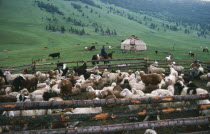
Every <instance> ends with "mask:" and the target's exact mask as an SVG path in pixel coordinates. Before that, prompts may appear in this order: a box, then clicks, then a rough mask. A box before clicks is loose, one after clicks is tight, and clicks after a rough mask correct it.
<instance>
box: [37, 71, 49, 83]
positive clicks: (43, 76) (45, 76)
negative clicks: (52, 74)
mask: <svg viewBox="0 0 210 134" xmlns="http://www.w3.org/2000/svg"><path fill="white" fill-rule="evenodd" d="M36 76H37V78H38V80H39V82H44V81H45V80H47V79H48V77H49V74H44V73H41V72H40V71H37V72H36Z"/></svg>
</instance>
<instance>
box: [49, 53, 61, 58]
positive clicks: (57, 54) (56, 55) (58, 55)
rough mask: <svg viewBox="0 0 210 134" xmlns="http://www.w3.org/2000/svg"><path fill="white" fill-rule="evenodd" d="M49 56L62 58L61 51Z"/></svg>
mask: <svg viewBox="0 0 210 134" xmlns="http://www.w3.org/2000/svg"><path fill="white" fill-rule="evenodd" d="M49 57H52V58H53V59H54V58H55V57H58V58H60V53H52V54H49Z"/></svg>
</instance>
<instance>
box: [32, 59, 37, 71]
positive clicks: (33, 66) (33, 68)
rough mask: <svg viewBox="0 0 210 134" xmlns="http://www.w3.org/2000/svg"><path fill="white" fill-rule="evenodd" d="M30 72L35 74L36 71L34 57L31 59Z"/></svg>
mask: <svg viewBox="0 0 210 134" xmlns="http://www.w3.org/2000/svg"><path fill="white" fill-rule="evenodd" d="M31 73H32V74H35V73H36V60H34V59H32V64H31Z"/></svg>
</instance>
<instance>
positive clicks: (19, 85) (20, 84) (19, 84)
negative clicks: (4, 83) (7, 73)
mask: <svg viewBox="0 0 210 134" xmlns="http://www.w3.org/2000/svg"><path fill="white" fill-rule="evenodd" d="M25 82H26V80H25V78H24V77H23V76H18V77H16V78H15V79H14V81H13V83H12V85H13V86H14V87H15V91H16V92H19V91H20V90H22V89H23V88H24V86H25Z"/></svg>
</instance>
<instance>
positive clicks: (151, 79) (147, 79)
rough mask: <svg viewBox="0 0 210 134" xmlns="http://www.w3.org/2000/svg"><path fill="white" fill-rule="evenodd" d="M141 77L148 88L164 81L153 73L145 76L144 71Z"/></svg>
mask: <svg viewBox="0 0 210 134" xmlns="http://www.w3.org/2000/svg"><path fill="white" fill-rule="evenodd" d="M140 76H141V79H142V81H143V82H144V83H145V85H146V86H148V85H149V84H151V85H157V84H159V83H160V82H161V80H162V79H163V78H162V76H161V75H159V74H156V73H153V74H145V73H144V72H143V71H141V72H140Z"/></svg>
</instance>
